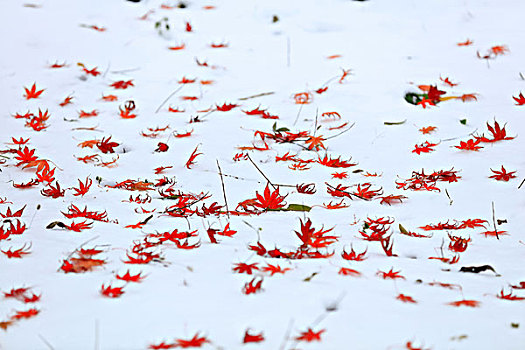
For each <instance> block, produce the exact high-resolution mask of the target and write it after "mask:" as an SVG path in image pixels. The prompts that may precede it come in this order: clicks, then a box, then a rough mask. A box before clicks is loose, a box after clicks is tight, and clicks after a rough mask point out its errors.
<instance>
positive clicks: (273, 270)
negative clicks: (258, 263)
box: [262, 264, 291, 276]
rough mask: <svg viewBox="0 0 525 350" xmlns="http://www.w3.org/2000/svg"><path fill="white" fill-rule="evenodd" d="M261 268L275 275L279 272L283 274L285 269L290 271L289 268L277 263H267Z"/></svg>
mask: <svg viewBox="0 0 525 350" xmlns="http://www.w3.org/2000/svg"><path fill="white" fill-rule="evenodd" d="M262 270H263V271H264V272H269V273H270V275H271V276H273V275H275V274H276V273H281V274H284V273H285V272H286V271H290V270H291V268H289V267H285V268H282V267H281V266H279V265H271V264H267V265H266V266H265V267H263V268H262Z"/></svg>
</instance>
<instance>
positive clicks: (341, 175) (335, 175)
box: [332, 171, 348, 179]
mask: <svg viewBox="0 0 525 350" xmlns="http://www.w3.org/2000/svg"><path fill="white" fill-rule="evenodd" d="M347 177H348V173H347V172H346V171H342V172H340V173H337V172H336V173H332V179H346V178H347Z"/></svg>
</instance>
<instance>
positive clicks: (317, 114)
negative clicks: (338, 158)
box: [314, 108, 319, 136]
mask: <svg viewBox="0 0 525 350" xmlns="http://www.w3.org/2000/svg"><path fill="white" fill-rule="evenodd" d="M318 116H319V108H317V109H316V110H315V125H314V136H315V133H316V132H317V117H318Z"/></svg>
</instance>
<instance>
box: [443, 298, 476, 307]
mask: <svg viewBox="0 0 525 350" xmlns="http://www.w3.org/2000/svg"><path fill="white" fill-rule="evenodd" d="M480 304H481V303H480V302H479V301H476V300H466V299H463V300H458V301H453V302H451V303H448V305H452V306H456V307H459V306H469V307H477V306H479V305H480Z"/></svg>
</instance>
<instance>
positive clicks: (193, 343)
mask: <svg viewBox="0 0 525 350" xmlns="http://www.w3.org/2000/svg"><path fill="white" fill-rule="evenodd" d="M175 341H176V344H177V346H178V347H181V348H183V349H186V348H200V347H201V346H203V345H204V344H205V343H210V341H209V340H208V339H207V338H206V337H201V336H199V333H197V334H195V335H194V336H193V338H191V339H189V340H184V339H176V340H175Z"/></svg>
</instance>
